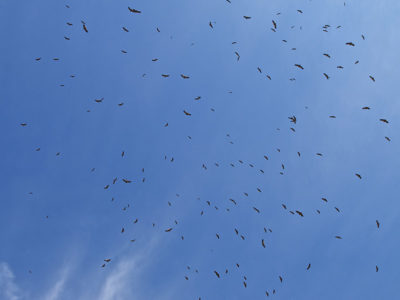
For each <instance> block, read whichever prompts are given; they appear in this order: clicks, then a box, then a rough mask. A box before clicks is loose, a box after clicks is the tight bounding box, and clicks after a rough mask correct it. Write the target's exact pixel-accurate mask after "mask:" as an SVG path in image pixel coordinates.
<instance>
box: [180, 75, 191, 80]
mask: <svg viewBox="0 0 400 300" xmlns="http://www.w3.org/2000/svg"><path fill="white" fill-rule="evenodd" d="M181 77H182V78H183V79H189V78H190V77H189V76H186V75H183V74H181Z"/></svg>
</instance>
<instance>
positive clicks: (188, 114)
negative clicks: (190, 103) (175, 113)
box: [183, 110, 192, 116]
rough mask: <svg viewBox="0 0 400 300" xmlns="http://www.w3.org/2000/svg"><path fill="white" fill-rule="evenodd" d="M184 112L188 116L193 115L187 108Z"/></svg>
mask: <svg viewBox="0 0 400 300" xmlns="http://www.w3.org/2000/svg"><path fill="white" fill-rule="evenodd" d="M183 113H184V114H185V115H186V116H191V115H192V114H191V113H188V112H187V111H186V110H184V111H183Z"/></svg>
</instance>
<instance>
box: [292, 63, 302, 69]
mask: <svg viewBox="0 0 400 300" xmlns="http://www.w3.org/2000/svg"><path fill="white" fill-rule="evenodd" d="M294 66H295V67H298V68H299V69H302V70H304V68H303V66H302V65H299V64H295V65H294Z"/></svg>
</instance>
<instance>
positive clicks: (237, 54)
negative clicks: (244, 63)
mask: <svg viewBox="0 0 400 300" xmlns="http://www.w3.org/2000/svg"><path fill="white" fill-rule="evenodd" d="M235 54H236V56H237V61H239V59H240V55H239V53H237V52H236V51H235Z"/></svg>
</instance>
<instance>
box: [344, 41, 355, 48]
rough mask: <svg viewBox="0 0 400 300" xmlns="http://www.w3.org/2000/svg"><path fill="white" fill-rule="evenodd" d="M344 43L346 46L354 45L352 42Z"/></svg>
mask: <svg viewBox="0 0 400 300" xmlns="http://www.w3.org/2000/svg"><path fill="white" fill-rule="evenodd" d="M346 45H347V46H352V47H354V46H355V45H354V43H352V42H347V43H346Z"/></svg>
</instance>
